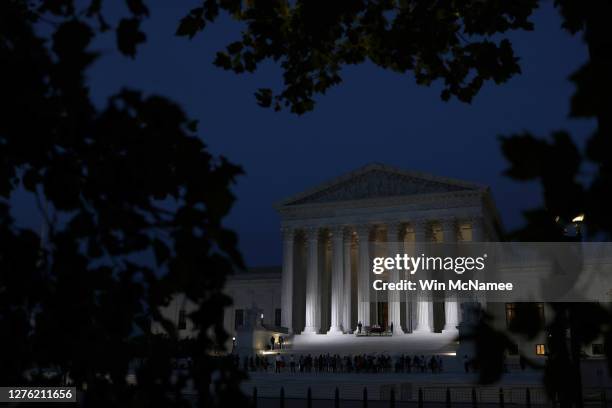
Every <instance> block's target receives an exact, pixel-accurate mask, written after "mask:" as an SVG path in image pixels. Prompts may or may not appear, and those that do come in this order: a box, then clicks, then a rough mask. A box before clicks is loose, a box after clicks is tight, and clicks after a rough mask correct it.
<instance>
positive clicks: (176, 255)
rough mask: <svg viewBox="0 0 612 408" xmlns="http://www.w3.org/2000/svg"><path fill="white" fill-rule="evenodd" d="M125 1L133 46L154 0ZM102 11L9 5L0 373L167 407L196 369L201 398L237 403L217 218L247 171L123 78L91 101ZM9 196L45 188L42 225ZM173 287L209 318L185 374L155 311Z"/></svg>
mask: <svg viewBox="0 0 612 408" xmlns="http://www.w3.org/2000/svg"><path fill="white" fill-rule="evenodd" d="M127 4H128V6H129V10H130V12H131V13H132V14H133V17H131V18H129V19H127V20H123V21H121V22H120V23H119V25H118V27H117V36H118V48H119V49H120V50H121V51H122V52H123V53H125V54H127V55H131V56H132V55H134V52H135V49H136V48H135V46H136V44H138V43H140V42H142V41H143V40H144V38H145V37H144V34H142V33H140V31H139V28H138V22H139V19H140V18H141V17H142V16H144V15H146V14H147V9H146V7H145V5H144V4H143V3H142V2H140V1H137V0H128V1H127ZM99 7H100V1H92V2H91V5H90V6H89V8H88V9H87V10H86V13H81V11H80V10H76V9H75V6H74V5H73V2H71V1H68V0H55V1H45V2H40V3H36V2H25V1H18V0H7V1H2V2H0V66H1V67H2V74H1V75H0V89H1V90H2V98H1V102H0V104H1V106H0V111H1V112H2V120H1V121H0V333H2V339H3V344H4V346H3V347H2V350H1V351H0V384H3V385H27V384H38V385H40V384H41V383H43V381H44V383H47V384H62V383H65V382H66V381H71V382H72V383H74V384H75V385H76V386H77V387H78V388H79V389H80V390H83V391H84V392H85V394H84V397H83V398H84V399H83V402H84V404H85V405H86V406H100V407H109V406H151V407H154V406H159V407H168V406H185V403H186V401H185V400H184V398H185V397H184V395H183V394H182V393H181V390H182V389H183V388H184V386H185V384H186V381H187V380H191V381H192V382H193V387H194V389H195V390H196V391H198V393H199V397H200V399H199V403H200V405H201V406H206V407H211V406H218V405H220V404H221V403H233V404H236V405H235V406H243V405H245V402H246V399H245V398H244V396H243V395H242V394H241V393H240V392H239V389H238V385H239V380H240V379H241V378H242V374H240V373H238V372H237V371H236V369H235V368H234V366H233V364H230V363H229V362H228V361H226V360H224V359H218V358H213V357H211V355H210V352H211V351H212V350H213V349H215V348H216V347H218V345H220V344H223V343H224V342H225V341H226V340H227V334H226V333H225V332H224V330H223V308H224V306H226V305H228V304H230V299H229V298H227V297H226V296H225V295H223V294H222V293H221V289H222V286H223V284H224V281H225V277H226V276H227V274H229V273H231V271H232V270H233V269H234V268H235V267H242V266H243V265H242V259H241V256H240V254H239V252H238V250H237V246H236V244H237V239H236V236H235V234H234V233H233V232H231V231H229V230H227V229H225V228H224V227H223V225H222V219H223V217H224V216H225V215H226V214H227V213H228V211H229V210H230V208H231V206H232V204H233V202H234V196H233V194H232V192H231V191H230V187H231V185H232V184H233V182H234V180H235V178H236V177H237V176H238V175H240V174H241V169H240V167H238V166H235V165H233V164H231V163H230V162H228V161H227V160H226V159H224V158H222V157H220V158H217V157H213V156H212V155H211V154H210V153H208V152H207V150H206V146H205V145H204V144H203V143H202V141H201V140H200V139H199V138H198V136H197V133H196V124H195V122H193V121H191V120H189V118H187V117H186V115H185V113H184V112H183V111H182V110H181V108H180V107H179V106H178V105H177V104H175V103H173V102H172V101H170V100H168V99H166V98H164V97H161V96H144V95H142V94H141V93H140V92H137V91H134V90H127V89H126V90H122V91H120V92H119V93H117V94H116V95H114V96H112V97H111V98H110V99H109V101H108V103H107V104H106V106H104V107H103V108H102V109H99V108H97V107H96V106H94V105H93V103H92V102H91V100H90V95H89V89H88V87H87V83H86V82H85V72H86V69H87V68H88V67H89V66H90V64H91V63H92V62H93V61H94V60H95V59H96V54H95V53H94V52H92V51H90V50H89V45H90V42H91V40H92V39H93V38H94V36H95V35H96V34H97V32H98V31H99V30H100V29H104V30H105V29H108V28H109V27H108V25H107V24H106V23H105V21H104V20H103V18H102V17H101V16H100V15H99V14H98V11H99ZM96 16H97V18H96ZM92 21H94V22H96V24H97V25H98V26H97V27H95V26H94V25H92V24H93V23H92ZM35 27H37V29H36V30H35V29H34V28H35ZM41 33H48V35H47V34H41ZM15 194H29V195H30V196H32V197H35V199H36V200H37V202H38V204H39V209H40V212H41V214H42V216H43V218H44V228H43V229H44V233H43V234H39V232H38V231H33V230H31V229H28V228H26V227H24V226H23V225H21V224H20V223H18V222H16V220H15V219H14V218H13V216H12V209H11V207H12V206H13V205H14V203H15V202H14V201H13V200H12V198H13V197H14V195H15ZM41 235H42V236H41ZM177 293H184V294H185V295H186V297H187V298H188V299H189V301H191V302H193V303H194V304H195V305H196V310H195V312H193V313H191V314H190V316H189V318H190V319H191V320H192V321H193V323H194V325H195V327H196V328H197V329H199V334H198V335H197V337H196V338H194V339H193V340H192V341H193V346H192V347H190V350H191V352H190V357H191V359H192V363H191V365H190V367H189V369H188V370H185V371H183V372H178V373H177V372H176V371H175V370H174V360H175V358H176V357H177V348H176V344H177V341H178V338H177V331H176V328H175V327H174V323H173V322H171V321H168V320H165V319H164V318H163V316H162V315H161V314H160V307H162V306H164V305H167V304H168V302H169V300H170V299H171V297H172V296H173V295H175V294H177ZM152 323H159V324H161V325H162V326H163V328H164V329H165V331H166V332H167V336H164V337H160V336H156V335H153V334H152V333H151V330H150V326H151V324H152ZM179 355H180V353H179ZM130 372H133V373H134V374H135V375H136V381H137V384H136V385H130V384H128V382H127V380H126V376H127V374H128V373H130ZM228 406H229V405H228Z"/></svg>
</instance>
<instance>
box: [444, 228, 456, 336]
mask: <svg viewBox="0 0 612 408" xmlns="http://www.w3.org/2000/svg"><path fill="white" fill-rule="evenodd" d="M442 241H443V243H444V244H449V245H447V246H446V250H447V251H452V253H450V254H448V255H450V256H454V255H455V253H454V248H453V246H454V244H455V243H456V242H457V223H456V221H455V220H454V219H446V220H443V221H442ZM444 255H445V256H446V255H447V254H444ZM453 278H454V277H453ZM458 314H459V307H458V304H457V293H455V291H451V290H447V291H445V293H444V329H442V332H443V333H453V332H456V331H457V325H458Z"/></svg>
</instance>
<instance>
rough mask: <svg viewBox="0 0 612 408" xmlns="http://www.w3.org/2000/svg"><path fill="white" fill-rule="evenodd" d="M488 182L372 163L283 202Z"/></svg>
mask: <svg viewBox="0 0 612 408" xmlns="http://www.w3.org/2000/svg"><path fill="white" fill-rule="evenodd" d="M485 188H486V187H485V186H482V185H479V184H475V183H470V182H465V181H461V180H454V179H448V178H443V177H436V176H432V175H429V174H424V173H417V172H410V171H404V170H400V169H396V168H393V167H390V166H385V165H381V164H370V165H368V166H365V167H362V168H360V169H358V170H355V171H353V172H351V173H349V174H346V175H344V176H341V177H338V178H336V179H334V180H331V181H329V182H327V183H324V184H322V185H320V186H318V187H316V188H314V189H311V190H308V191H305V192H303V193H301V194H298V195H295V196H293V197H290V198H288V199H286V200H284V201H283V202H282V203H280V206H291V205H301V204H320V203H321V204H322V203H331V202H337V201H353V200H365V199H376V198H385V197H398V196H411V195H418V194H434V193H451V192H456V191H466V190H483V189H485Z"/></svg>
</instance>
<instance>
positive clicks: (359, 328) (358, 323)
mask: <svg viewBox="0 0 612 408" xmlns="http://www.w3.org/2000/svg"><path fill="white" fill-rule="evenodd" d="M362 327H363V325H362V324H361V321H359V322H357V333H361V328H362Z"/></svg>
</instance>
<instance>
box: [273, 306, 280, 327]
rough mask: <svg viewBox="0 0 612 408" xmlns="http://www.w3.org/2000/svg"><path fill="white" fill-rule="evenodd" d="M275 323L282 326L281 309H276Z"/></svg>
mask: <svg viewBox="0 0 612 408" xmlns="http://www.w3.org/2000/svg"><path fill="white" fill-rule="evenodd" d="M274 325H275V326H276V327H280V326H281V310H280V309H274Z"/></svg>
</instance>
